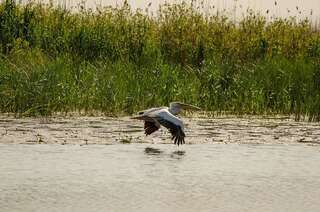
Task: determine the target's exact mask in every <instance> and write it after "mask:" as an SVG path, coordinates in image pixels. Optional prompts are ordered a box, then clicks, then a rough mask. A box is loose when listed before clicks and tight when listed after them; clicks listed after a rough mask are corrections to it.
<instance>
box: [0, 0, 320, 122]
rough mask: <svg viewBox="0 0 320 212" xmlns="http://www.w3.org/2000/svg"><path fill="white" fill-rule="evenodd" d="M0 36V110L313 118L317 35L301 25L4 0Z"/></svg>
mask: <svg viewBox="0 0 320 212" xmlns="http://www.w3.org/2000/svg"><path fill="white" fill-rule="evenodd" d="M0 32H1V33H0V51H1V54H0V112H4V113H6V112H9V113H16V114H22V115H50V114H52V113H54V112H71V111H85V112H88V113H90V112H92V111H100V112H105V113H108V114H124V113H125V114H131V113H133V112H134V111H137V110H140V109H143V108H145V107H149V106H154V105H165V104H168V102H170V101H175V100H177V101H183V102H188V103H191V104H195V105H198V106H200V107H202V108H204V109H205V110H208V111H215V112H217V113H226V112H227V113H232V114H258V115H259V114H290V115H295V117H296V118H297V119H301V118H305V117H307V118H308V119H309V120H316V121H319V120H320V31H319V29H318V28H317V27H314V25H313V24H312V23H311V22H310V21H309V20H308V19H305V20H297V19H296V18H295V17H291V18H275V19H273V20H267V17H266V16H265V15H264V14H261V13H256V12H254V11H251V10H248V13H247V14H246V16H244V17H243V18H242V19H241V20H237V22H236V23H235V22H234V21H233V19H232V18H231V17H229V16H228V15H225V14H223V13H214V14H204V13H202V12H201V10H199V9H198V8H196V7H195V6H193V5H192V4H186V3H181V4H166V5H162V6H161V7H159V10H158V12H157V15H150V13H148V11H140V10H137V11H132V9H131V8H130V6H129V5H128V4H126V3H125V4H124V5H123V6H121V7H117V8H112V7H105V8H97V9H96V10H95V11H92V10H87V9H84V8H83V7H79V10H78V11H76V12H74V11H70V10H66V9H64V8H61V7H53V6H50V5H44V4H38V3H29V4H26V5H19V4H16V3H15V1H13V0H7V1H5V2H3V3H1V4H0Z"/></svg>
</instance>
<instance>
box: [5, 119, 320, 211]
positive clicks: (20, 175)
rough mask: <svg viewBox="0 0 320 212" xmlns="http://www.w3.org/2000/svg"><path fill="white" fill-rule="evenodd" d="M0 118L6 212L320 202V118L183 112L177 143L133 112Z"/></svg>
mask: <svg viewBox="0 0 320 212" xmlns="http://www.w3.org/2000/svg"><path fill="white" fill-rule="evenodd" d="M0 120H1V121H0V136H1V137H0V161H1V162H0V179H1V180H0V211H121V212H122V211H222V212H223V211H226V212H232V211H237V212H238V211H246V212H250V211H252V212H254V211H259V212H264V211H265V212H267V211H277V212H279V211H290V212H294V211H297V212H300V211H308V212H317V211H320V201H319V200H320V166H319V162H320V145H319V143H318V140H317V139H318V135H319V132H320V126H319V124H317V123H307V122H294V121H292V120H290V119H255V118H242V119H237V118H215V119H205V118H186V119H184V120H185V122H186V125H187V126H186V133H187V140H186V141H187V144H186V145H183V146H180V147H177V146H175V145H173V144H172V143H171V141H170V139H169V137H170V136H169V134H167V133H166V131H165V130H163V131H160V132H157V134H155V135H154V136H153V137H152V136H151V137H145V136H144V135H143V131H142V126H141V123H140V122H137V121H133V120H130V119H128V118H121V119H116V118H114V119H112V118H103V117H100V118H99V117H78V118H52V119H50V120H48V119H47V120H43V119H32V118H26V119H15V118H12V117H1V119H0ZM32 139H33V140H32ZM86 144H87V145H86Z"/></svg>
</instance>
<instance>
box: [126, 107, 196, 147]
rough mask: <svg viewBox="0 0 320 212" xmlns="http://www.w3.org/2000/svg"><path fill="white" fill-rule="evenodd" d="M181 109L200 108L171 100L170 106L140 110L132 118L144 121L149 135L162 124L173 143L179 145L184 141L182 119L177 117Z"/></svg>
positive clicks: (146, 132)
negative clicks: (168, 132)
mask: <svg viewBox="0 0 320 212" xmlns="http://www.w3.org/2000/svg"><path fill="white" fill-rule="evenodd" d="M182 109H194V110H200V108H198V107H196V106H193V105H188V104H184V103H180V102H172V103H170V107H157V108H150V109H147V110H144V111H140V112H139V113H138V115H137V116H134V117H132V119H138V120H143V121H144V130H145V134H146V135H150V134H152V133H153V132H155V131H157V130H159V129H160V127H161V125H162V126H164V127H165V128H167V129H168V130H169V131H170V133H171V135H172V138H171V139H172V140H174V144H177V145H178V146H179V145H180V144H184V143H185V140H184V138H185V133H184V125H183V122H182V120H181V119H179V118H178V117H177V115H178V114H179V113H180V112H181V110H182Z"/></svg>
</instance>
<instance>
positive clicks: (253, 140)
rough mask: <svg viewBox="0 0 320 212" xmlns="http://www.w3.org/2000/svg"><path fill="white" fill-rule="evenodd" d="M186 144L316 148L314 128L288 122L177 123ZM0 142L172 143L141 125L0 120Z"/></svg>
mask: <svg viewBox="0 0 320 212" xmlns="http://www.w3.org/2000/svg"><path fill="white" fill-rule="evenodd" d="M183 120H184V122H185V131H186V135H187V138H186V143H187V144H200V143H217V142H218V143H219V142H220V143H249V144H261V143H262V144H273V143H282V144H291V143H303V144H307V145H319V144H320V124H319V123H309V122H295V121H293V120H292V119H289V118H285V117H283V118H266V119H258V118H255V117H249V118H232V117H231V118H230V117H222V118H214V119H207V118H183ZM0 143H19V144H37V143H46V144H52V143H54V144H80V145H85V144H118V143H158V144H161V143H168V144H170V143H172V141H171V140H170V135H169V133H168V132H167V130H166V129H160V130H159V131H157V132H155V133H154V134H152V135H151V136H148V137H146V136H145V135H144V133H143V123H142V122H140V121H137V120H132V119H130V118H128V117H124V118H105V117H71V118H62V117H56V118H49V119H39V118H23V119H15V118H12V117H8V116H0Z"/></svg>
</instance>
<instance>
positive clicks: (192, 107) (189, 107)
mask: <svg viewBox="0 0 320 212" xmlns="http://www.w3.org/2000/svg"><path fill="white" fill-rule="evenodd" d="M180 105H181V107H182V108H183V109H185V110H188V109H189V110H201V108H200V107H197V106H194V105H189V104H184V103H180Z"/></svg>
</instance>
